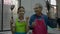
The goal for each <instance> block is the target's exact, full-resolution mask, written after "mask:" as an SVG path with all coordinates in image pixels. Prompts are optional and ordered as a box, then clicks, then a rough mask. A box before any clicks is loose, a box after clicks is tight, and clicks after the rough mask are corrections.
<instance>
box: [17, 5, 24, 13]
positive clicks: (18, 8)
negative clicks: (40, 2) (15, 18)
mask: <svg viewBox="0 0 60 34" xmlns="http://www.w3.org/2000/svg"><path fill="white" fill-rule="evenodd" d="M21 8H23V9H25V8H24V7H23V6H20V7H19V8H18V11H17V13H19V9H21Z"/></svg>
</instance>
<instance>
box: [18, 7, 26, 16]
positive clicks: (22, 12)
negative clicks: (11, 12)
mask: <svg viewBox="0 0 60 34" xmlns="http://www.w3.org/2000/svg"><path fill="white" fill-rule="evenodd" d="M24 13H25V11H24V9H23V8H20V9H19V13H18V14H19V16H24Z"/></svg>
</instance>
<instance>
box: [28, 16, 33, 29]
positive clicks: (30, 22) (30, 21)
mask: <svg viewBox="0 0 60 34" xmlns="http://www.w3.org/2000/svg"><path fill="white" fill-rule="evenodd" d="M32 22H34V18H33V16H31V17H30V20H29V26H30V29H33V28H32Z"/></svg>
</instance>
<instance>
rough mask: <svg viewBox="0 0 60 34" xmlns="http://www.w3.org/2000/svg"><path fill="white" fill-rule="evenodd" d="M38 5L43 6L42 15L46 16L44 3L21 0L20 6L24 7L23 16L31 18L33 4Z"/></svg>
mask: <svg viewBox="0 0 60 34" xmlns="http://www.w3.org/2000/svg"><path fill="white" fill-rule="evenodd" d="M36 3H40V4H42V6H43V11H42V13H43V14H46V9H45V8H46V3H45V1H44V0H21V5H22V6H24V7H25V11H26V14H25V16H31V15H32V14H34V9H33V7H34V4H36Z"/></svg>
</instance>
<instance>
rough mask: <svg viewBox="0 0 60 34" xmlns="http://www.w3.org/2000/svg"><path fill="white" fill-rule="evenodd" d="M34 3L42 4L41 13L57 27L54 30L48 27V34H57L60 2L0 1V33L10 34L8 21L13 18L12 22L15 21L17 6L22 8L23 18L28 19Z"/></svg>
mask: <svg viewBox="0 0 60 34" xmlns="http://www.w3.org/2000/svg"><path fill="white" fill-rule="evenodd" d="M36 3H40V4H42V6H43V11H42V13H43V14H45V15H47V16H48V17H49V18H51V20H50V21H52V22H54V23H55V24H56V25H57V28H54V29H53V28H50V27H49V26H48V32H49V34H59V33H60V31H59V30H58V27H59V26H58V24H57V19H60V6H59V5H60V0H0V33H1V34H11V28H10V20H11V17H13V20H14V22H15V21H16V19H15V18H17V9H18V7H19V6H24V8H25V11H26V13H25V17H26V16H29V17H30V16H31V15H32V14H34V10H33V8H34V4H36ZM30 32H31V30H30Z"/></svg>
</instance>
